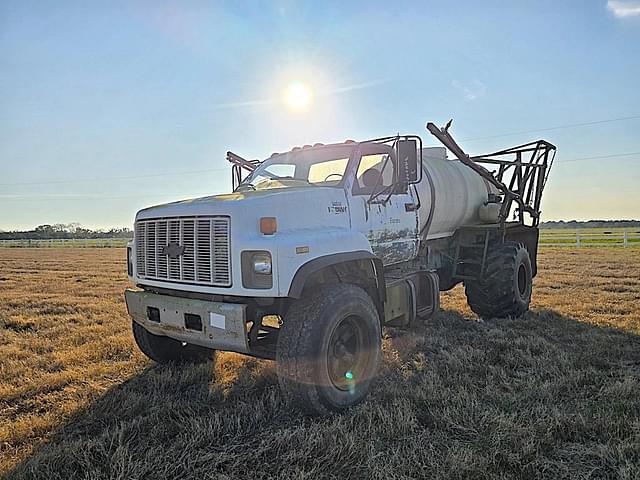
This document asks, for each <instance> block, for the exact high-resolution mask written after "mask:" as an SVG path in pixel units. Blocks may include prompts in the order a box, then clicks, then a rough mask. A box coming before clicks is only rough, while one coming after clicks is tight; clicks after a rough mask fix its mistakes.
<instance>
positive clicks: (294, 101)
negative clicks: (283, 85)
mask: <svg viewBox="0 0 640 480" xmlns="http://www.w3.org/2000/svg"><path fill="white" fill-rule="evenodd" d="M312 100H313V93H312V91H311V88H309V86H308V85H306V84H304V83H302V82H299V81H295V82H291V83H290V84H289V85H288V86H287V89H286V90H285V93H284V101H285V103H286V104H287V106H288V107H289V108H290V109H291V110H294V111H301V110H305V109H306V108H307V107H308V106H309V104H311V101H312Z"/></svg>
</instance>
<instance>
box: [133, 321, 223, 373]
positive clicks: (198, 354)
mask: <svg viewBox="0 0 640 480" xmlns="http://www.w3.org/2000/svg"><path fill="white" fill-rule="evenodd" d="M131 328H132V330H133V338H134V340H135V341H136V344H137V345H138V348H139V349H140V350H141V351H142V353H144V354H145V355H146V356H147V357H149V358H150V359H151V360H153V361H154V362H157V363H169V362H192V363H200V362H206V361H207V360H212V359H213V355H214V353H215V351H214V350H211V349H209V348H205V347H200V346H198V345H192V344H188V343H183V342H180V341H178V340H174V339H173V338H169V337H162V336H159V335H154V334H153V333H150V332H148V331H147V330H145V329H144V327H143V326H142V325H140V324H139V323H137V322H135V321H132V322H131Z"/></svg>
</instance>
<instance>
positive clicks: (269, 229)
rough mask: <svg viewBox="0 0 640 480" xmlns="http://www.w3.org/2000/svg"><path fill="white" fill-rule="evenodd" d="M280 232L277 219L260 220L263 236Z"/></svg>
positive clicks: (266, 218)
mask: <svg viewBox="0 0 640 480" xmlns="http://www.w3.org/2000/svg"><path fill="white" fill-rule="evenodd" d="M277 230H278V222H277V221H276V217H262V218H261V219H260V233H262V234H263V235H273V234H274V233H276V231H277Z"/></svg>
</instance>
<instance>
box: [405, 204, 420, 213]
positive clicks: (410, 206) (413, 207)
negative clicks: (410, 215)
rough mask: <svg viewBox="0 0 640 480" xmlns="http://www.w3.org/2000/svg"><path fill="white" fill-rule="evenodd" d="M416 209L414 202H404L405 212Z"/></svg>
mask: <svg viewBox="0 0 640 480" xmlns="http://www.w3.org/2000/svg"><path fill="white" fill-rule="evenodd" d="M417 209H418V206H417V205H416V204H415V203H405V204H404V211H405V212H415V211H416V210H417Z"/></svg>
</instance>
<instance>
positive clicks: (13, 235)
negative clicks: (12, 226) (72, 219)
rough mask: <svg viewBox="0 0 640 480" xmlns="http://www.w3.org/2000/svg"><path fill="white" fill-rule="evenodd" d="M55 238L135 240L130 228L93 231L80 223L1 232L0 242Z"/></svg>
mask: <svg viewBox="0 0 640 480" xmlns="http://www.w3.org/2000/svg"><path fill="white" fill-rule="evenodd" d="M54 238H133V231H132V230H130V229H129V228H110V229H109V230H106V229H99V230H91V229H89V228H84V227H83V226H82V225H80V224H79V223H67V224H65V223H56V224H54V225H38V226H37V227H36V228H34V229H33V230H26V231H12V232H3V231H0V240H38V239H54Z"/></svg>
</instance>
